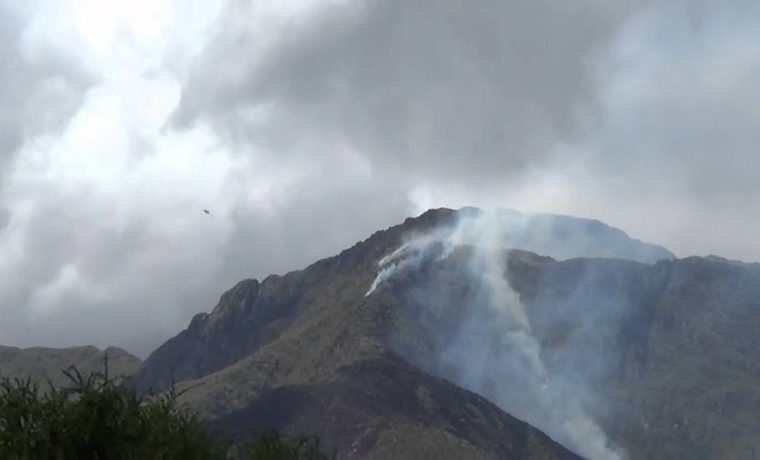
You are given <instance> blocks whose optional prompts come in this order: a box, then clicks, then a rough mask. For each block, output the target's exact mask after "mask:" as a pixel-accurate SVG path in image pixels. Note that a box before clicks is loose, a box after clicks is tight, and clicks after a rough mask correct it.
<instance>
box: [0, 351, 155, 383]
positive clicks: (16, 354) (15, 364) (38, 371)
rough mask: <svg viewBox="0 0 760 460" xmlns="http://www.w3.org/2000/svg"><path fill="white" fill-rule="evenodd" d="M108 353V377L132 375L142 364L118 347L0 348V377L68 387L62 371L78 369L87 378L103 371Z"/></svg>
mask: <svg viewBox="0 0 760 460" xmlns="http://www.w3.org/2000/svg"><path fill="white" fill-rule="evenodd" d="M106 354H107V355H108V368H109V374H111V375H113V376H119V375H124V376H127V375H131V374H132V373H133V372H134V371H135V370H136V369H137V368H138V367H139V366H140V364H141V361H140V359H139V358H137V357H136V356H133V355H131V354H129V353H128V352H126V351H124V350H122V349H120V348H116V347H110V348H107V349H105V350H98V349H97V348H95V347H93V346H84V347H72V348H44V347H34V348H25V349H22V348H15V347H4V346H0V377H9V378H31V379H32V380H33V381H35V382H37V383H39V384H41V385H47V381H48V379H49V380H50V382H52V383H53V384H54V385H57V386H61V385H66V384H68V383H70V382H69V381H68V379H67V378H66V376H65V375H64V374H63V373H62V372H61V369H66V368H68V367H69V366H76V367H77V369H78V370H79V371H80V372H81V373H82V374H84V375H86V374H90V373H92V372H102V371H103V364H104V359H105V357H106Z"/></svg>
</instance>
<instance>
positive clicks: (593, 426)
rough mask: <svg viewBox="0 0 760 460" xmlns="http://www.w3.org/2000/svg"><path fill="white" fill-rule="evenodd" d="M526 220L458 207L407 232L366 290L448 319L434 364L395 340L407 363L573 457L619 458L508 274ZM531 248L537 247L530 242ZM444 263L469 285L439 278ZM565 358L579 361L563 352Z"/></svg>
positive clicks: (583, 385) (587, 389)
mask: <svg viewBox="0 0 760 460" xmlns="http://www.w3.org/2000/svg"><path fill="white" fill-rule="evenodd" d="M527 219H529V216H524V215H520V214H517V213H510V212H495V213H492V212H477V211H469V212H460V218H459V220H458V222H457V223H456V224H455V225H453V226H448V227H444V228H437V229H435V230H433V231H432V232H430V233H427V234H422V235H415V236H412V237H411V238H409V239H408V240H407V241H406V242H405V243H404V244H403V245H402V246H401V247H399V248H398V249H396V250H395V251H394V252H392V253H391V254H389V255H388V256H386V257H385V258H383V259H382V260H381V261H380V263H379V265H380V272H379V273H378V275H377V277H376V279H375V280H374V282H373V284H372V286H371V287H370V289H369V291H368V292H367V295H371V294H373V293H375V292H376V291H378V290H383V289H385V288H388V289H392V290H395V291H397V293H398V295H399V296H402V297H403V299H404V301H405V302H406V303H407V304H408V305H407V306H409V305H414V306H416V308H417V309H418V310H419V311H420V312H421V313H420V316H419V318H417V319H418V322H419V321H420V318H425V319H423V320H422V322H424V321H426V320H427V321H434V320H430V318H432V317H434V316H435V315H438V316H439V317H445V316H448V317H449V319H448V322H447V324H448V327H450V328H451V332H450V333H449V334H446V333H445V332H443V329H442V328H441V327H440V325H438V326H435V327H433V326H431V327H430V334H431V335H436V334H437V335H441V334H442V335H445V336H446V339H445V344H444V345H443V346H442V347H440V348H439V349H436V350H435V351H434V352H433V354H434V355H435V356H433V357H432V358H433V360H432V362H433V364H431V359H430V357H429V356H428V357H422V356H419V355H415V352H414V351H412V349H411V348H404V347H403V346H399V347H398V350H397V351H398V352H399V353H401V354H402V355H404V356H406V357H407V358H408V359H409V360H410V361H412V362H416V363H417V364H421V365H422V366H423V367H425V368H426V370H428V371H430V372H432V373H434V374H437V375H439V376H441V377H443V378H446V379H448V380H451V381H453V382H455V383H456V384H458V385H460V386H462V387H464V388H467V389H469V390H471V391H474V392H476V393H479V394H481V395H483V396H485V397H487V398H489V399H490V400H491V401H493V402H494V403H496V404H497V405H499V406H500V407H501V408H502V409H504V410H505V411H507V412H509V413H511V414H513V415H515V416H517V417H518V418H521V419H523V420H525V421H527V422H529V423H531V424H532V425H534V426H536V427H538V428H540V429H541V430H543V431H544V432H546V433H547V434H549V435H550V436H551V437H553V438H554V439H556V440H557V441H559V442H561V443H563V444H564V445H565V446H567V447H568V448H570V449H572V450H574V451H576V452H577V453H579V454H580V455H583V456H585V457H588V458H591V459H621V458H624V457H625V453H624V452H623V451H622V450H621V449H619V448H617V447H615V446H613V445H611V443H610V442H609V441H608V439H607V436H606V435H605V433H604V432H603V430H602V429H601V428H600V427H599V425H598V424H597V422H596V421H595V420H594V417H593V416H592V415H591V412H590V411H589V410H588V408H589V407H598V406H599V404H600V403H601V402H600V401H598V397H597V395H596V393H595V392H594V391H592V388H591V385H590V379H586V378H578V375H577V369H573V367H572V366H566V365H555V361H556V359H552V358H551V357H548V356H547V351H546V350H542V346H541V343H542V342H543V340H544V339H545V338H544V337H540V336H539V334H537V333H536V331H534V328H533V326H532V324H531V319H530V315H528V313H527V312H526V307H525V305H523V302H522V301H521V300H520V296H519V295H518V293H517V292H516V291H515V290H514V289H513V288H512V286H511V285H510V282H509V280H508V278H507V260H508V257H507V254H508V250H509V249H510V248H513V247H514V244H515V243H516V242H517V241H518V240H524V238H525V235H524V234H523V232H524V231H525V230H526V229H527V228H529V227H530V225H528V224H527V223H526V222H527ZM554 245H556V238H554V239H552V238H546V239H545V247H544V249H546V250H547V251H548V252H553V249H552V246H554ZM568 246H571V244H570V243H568ZM530 249H532V250H533V251H535V252H539V253H540V252H541V248H540V247H537V245H536V244H534V245H533V246H532V247H531V248H530ZM587 250H588V248H587V247H585V246H583V245H581V246H580V247H579V246H576V247H575V248H573V247H564V248H562V251H563V252H564V253H566V254H571V253H573V252H575V253H576V255H583V254H582V253H583V252H584V251H587ZM447 266H449V268H451V267H454V268H453V270H452V271H456V272H457V273H458V274H459V276H460V277H464V278H465V281H464V282H463V283H462V284H463V285H464V286H466V288H461V289H460V288H457V287H452V285H453V284H456V283H451V282H449V281H447V280H446V279H445V278H446V275H445V272H446V270H447V268H446V267H447ZM431 267H435V268H431ZM421 272H424V273H427V275H426V277H425V278H423V279H420V278H415V279H414V282H413V283H406V284H404V283H403V282H402V281H400V280H404V279H407V280H408V279H409V278H410V277H412V276H415V275H414V274H415V273H421ZM409 310H411V308H410V309H409ZM445 321H447V320H444V322H445ZM422 327H423V329H424V328H425V326H422ZM571 358H572V359H573V360H577V358H578V357H577V356H576V357H573V356H570V355H568V359H571ZM585 358H586V359H592V360H598V359H601V358H600V356H585ZM547 359H548V360H549V362H548V363H547Z"/></svg>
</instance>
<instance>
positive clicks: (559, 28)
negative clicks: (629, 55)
mask: <svg viewBox="0 0 760 460" xmlns="http://www.w3.org/2000/svg"><path fill="white" fill-rule="evenodd" d="M234 5H235V6H237V7H238V8H234V7H233V8H232V9H231V10H229V13H228V14H230V15H231V16H235V17H246V15H245V14H244V13H243V12H241V10H245V8H246V5H247V3H246V2H237V3H235V4H234ZM630 5H631V4H628V3H626V4H623V3H616V2H611V3H609V2H595V1H583V2H556V1H549V0H541V1H535V2H528V3H525V2H516V1H502V2H491V1H489V2H476V3H473V2H463V1H458V0H446V1H435V2H432V1H424V0H423V1H408V0H390V1H383V2H371V1H362V2H351V3H350V6H343V7H339V8H338V7H336V8H332V9H326V10H325V11H322V12H319V13H318V14H315V15H314V16H313V17H312V18H311V20H310V21H308V22H307V23H306V24H302V23H298V24H297V27H292V26H290V27H289V26H288V25H286V26H283V27H282V29H281V30H280V31H279V33H280V34H281V37H278V38H279V40H277V41H276V42H275V43H274V44H273V45H271V46H270V47H268V49H265V50H263V51H261V52H256V51H255V50H256V49H257V47H259V46H260V45H259V36H258V35H257V34H256V33H255V31H253V30H251V29H246V28H240V29H239V28H234V27H233V28H227V27H225V26H226V25H227V24H226V23H225V24H222V25H221V27H220V32H219V34H218V35H217V37H216V38H215V40H214V41H212V42H211V44H210V46H209V47H208V49H207V50H206V54H205V56H204V59H202V60H201V61H200V63H201V64H200V66H199V67H198V68H197V69H196V70H195V73H194V74H192V77H191V78H190V80H189V82H188V84H187V87H186V88H185V90H184V91H183V96H182V102H181V105H180V108H179V110H178V113H177V114H176V120H177V121H178V122H180V123H188V122H190V121H192V120H194V119H198V118H202V119H211V120H212V121H214V122H216V123H217V126H218V128H219V129H220V130H221V131H224V132H226V133H227V134H229V135H230V136H231V137H232V138H233V139H237V140H239V141H241V142H244V143H250V142H259V143H263V144H269V145H274V146H277V147H278V148H282V147H284V146H293V145H294V144H298V143H299V140H300V139H304V138H306V139H318V140H320V141H324V142H329V143H332V144H333V145H335V144H337V145H341V144H347V145H350V146H351V147H353V148H355V149H356V150H358V151H359V152H361V153H362V154H364V155H366V156H367V157H368V158H370V160H371V161H372V165H373V167H375V168H378V169H381V170H402V171H403V173H404V174H409V173H418V174H421V175H425V176H433V177H447V178H448V177H450V178H454V179H458V180H462V179H464V180H468V181H472V180H476V181H477V180H480V179H481V178H482V176H486V177H488V178H494V177H499V178H503V177H504V176H505V175H509V174H513V173H515V172H518V171H521V170H522V169H523V168H524V167H525V166H526V165H527V164H533V163H534V162H535V161H536V160H537V159H539V158H543V157H545V156H547V155H548V154H549V153H550V152H551V150H552V148H553V146H554V145H555V144H556V143H557V142H558V141H559V140H563V139H566V138H568V137H569V135H570V134H571V133H572V131H573V129H574V124H575V118H576V112H577V110H578V108H579V106H581V105H582V104H583V103H587V102H588V100H589V98H592V97H593V87H591V85H590V83H592V82H591V81H590V80H589V74H588V73H587V60H588V59H589V58H590V56H591V54H592V52H593V51H594V50H595V49H597V48H601V47H603V46H604V44H605V42H606V41H608V40H610V38H611V36H612V34H613V33H614V31H615V28H616V26H617V25H618V23H619V21H620V20H621V19H623V18H625V16H626V14H627V13H629V12H630V11H631V9H632V7H631V6H630ZM255 110H260V111H262V112H264V113H266V123H261V122H260V120H259V119H257V118H254V119H252V120H251V119H249V118H247V117H246V116H245V115H246V113H250V112H251V111H255ZM240 133H244V134H243V135H241V134H240Z"/></svg>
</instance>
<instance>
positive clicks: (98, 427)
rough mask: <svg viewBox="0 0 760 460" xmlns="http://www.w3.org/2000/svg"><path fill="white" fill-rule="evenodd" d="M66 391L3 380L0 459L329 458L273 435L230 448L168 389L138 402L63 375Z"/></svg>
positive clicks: (124, 392) (116, 387)
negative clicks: (65, 381) (66, 383)
mask: <svg viewBox="0 0 760 460" xmlns="http://www.w3.org/2000/svg"><path fill="white" fill-rule="evenodd" d="M63 372H64V373H65V374H66V376H67V377H68V378H69V380H70V381H71V385H70V386H67V387H66V388H55V387H53V386H52V385H48V388H45V389H43V388H41V387H40V386H39V385H38V384H36V383H33V382H32V381H31V380H29V379H27V380H23V379H7V378H5V379H2V380H0V459H3V460H5V459H8V460H17V459H18V460H27V459H40V460H43V459H45V460H47V459H50V460H68V459H77V460H79V459H82V460H85V459H93V460H95V459H98V460H101V459H102V460H105V459H108V460H131V459H162V460H169V459H183V460H184V459H188V460H193V459H198V460H201V459H203V460H205V459H228V458H235V459H251V460H255V459H275V460H280V459H282V460H290V459H308V460H311V459H315V460H317V459H326V458H327V457H326V456H325V455H323V454H322V453H321V452H320V450H319V441H318V440H317V439H316V438H298V439H285V438H282V437H280V436H279V435H277V434H276V433H273V434H269V435H264V436H261V437H259V438H257V439H256V440H255V441H254V442H250V443H246V444H238V445H232V444H231V443H229V442H226V441H221V440H219V439H218V438H215V437H213V436H212V435H211V434H210V433H209V432H208V431H207V430H206V427H205V426H204V424H203V423H202V422H201V421H200V420H199V419H198V417H197V416H196V414H194V413H193V412H192V411H190V410H188V409H185V408H183V407H182V406H181V405H180V404H178V401H177V398H178V397H179V393H178V392H177V391H175V390H174V389H173V388H172V389H171V390H169V391H168V392H166V393H162V394H159V395H148V396H146V397H144V398H143V397H139V396H138V395H136V394H135V392H134V391H132V390H131V389H130V387H129V386H128V385H127V384H126V382H125V381H124V379H120V378H113V377H111V376H109V375H108V366H107V361H106V365H105V370H104V372H102V373H93V374H90V375H87V376H86V377H85V376H83V375H81V374H80V373H79V371H77V369H76V368H74V367H71V368H69V369H67V370H65V371H63Z"/></svg>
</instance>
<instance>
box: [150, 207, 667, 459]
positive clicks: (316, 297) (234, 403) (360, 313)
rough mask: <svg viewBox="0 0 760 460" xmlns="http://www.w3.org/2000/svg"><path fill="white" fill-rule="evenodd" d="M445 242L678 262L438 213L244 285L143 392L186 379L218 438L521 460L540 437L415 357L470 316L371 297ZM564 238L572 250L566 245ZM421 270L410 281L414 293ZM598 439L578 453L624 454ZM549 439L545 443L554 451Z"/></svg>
mask: <svg viewBox="0 0 760 460" xmlns="http://www.w3.org/2000/svg"><path fill="white" fill-rule="evenodd" d="M553 220H554V221H555V222H556V228H552V226H551V222H552V221H553ZM531 234H533V236H531ZM442 235H446V237H447V238H449V239H452V241H456V242H457V243H456V245H466V244H469V243H472V242H473V241H477V242H479V243H484V242H488V243H489V244H490V245H495V246H497V247H499V248H509V247H520V246H518V245H519V244H522V245H523V246H524V247H525V248H527V249H532V250H541V251H543V252H545V253H550V254H553V255H555V256H557V257H559V256H564V257H572V256H578V255H585V254H587V253H588V254H591V255H594V256H601V255H604V256H617V257H630V258H633V259H636V260H644V261H654V260H659V259H673V258H674V256H673V255H672V254H671V253H670V252H668V251H667V250H665V249H663V248H659V247H656V246H652V245H648V244H645V243H642V242H639V241H636V240H633V239H630V238H628V237H627V236H626V235H625V234H624V233H623V232H621V231H619V230H616V229H613V228H611V227H608V226H606V225H604V224H601V223H599V222H596V221H588V220H584V219H577V218H571V217H564V216H548V215H545V216H526V215H521V214H518V213H516V212H513V211H503V212H499V213H495V214H492V213H484V212H481V211H478V210H475V209H472V208H466V209H463V210H460V211H454V210H449V209H439V210H432V211H429V212H427V213H425V214H423V215H421V216H419V217H418V218H414V219H407V221H406V222H404V223H403V224H402V225H399V226H396V227H392V228H390V229H388V230H385V231H381V232H377V233H375V234H374V235H372V236H371V237H370V238H369V239H367V240H366V241H364V242H361V243H358V244H357V245H355V246H354V247H352V248H350V249H348V250H346V251H343V252H342V253H341V254H339V255H337V256H335V257H331V258H328V259H324V260H321V261H319V262H317V263H315V264H313V265H311V266H309V267H308V268H306V269H304V270H300V271H295V272H291V273H288V274H286V275H284V276H278V275H273V276H269V277H267V278H266V279H264V280H263V281H257V280H250V279H249V280H244V281H242V282H240V283H238V284H237V285H236V286H235V287H233V288H232V289H231V290H229V291H228V292H226V293H225V294H224V295H223V296H222V297H221V299H220V301H219V303H218V304H217V305H216V307H215V308H214V309H213V310H212V311H211V313H210V314H206V313H201V314H199V315H196V316H195V317H194V318H193V319H192V321H191V322H190V325H189V326H188V328H187V329H186V330H184V331H182V332H181V333H180V334H179V335H177V336H176V337H174V338H172V339H171V340H169V341H168V342H167V343H166V344H164V345H163V346H161V347H159V348H158V349H157V350H156V351H155V352H154V353H153V354H151V356H150V357H149V358H148V359H147V360H146V361H145V363H144V364H143V366H141V368H140V369H139V371H138V372H137V373H136V374H135V381H136V384H137V386H138V388H139V389H140V390H147V389H154V390H161V389H165V388H166V387H167V386H168V385H170V384H171V382H172V381H177V382H185V383H184V384H182V386H183V387H184V388H185V389H186V390H187V392H186V393H185V396H184V397H185V399H186V401H188V402H189V403H190V404H191V405H192V406H193V407H195V408H196V409H198V410H199V411H201V413H202V414H204V416H206V417H207V418H209V419H211V420H215V421H216V422H215V424H216V425H217V426H219V427H222V428H225V429H228V430H232V431H240V430H241V429H242V430H247V431H256V430H258V429H267V428H277V429H279V430H281V431H284V432H286V433H315V434H318V435H320V436H321V437H322V439H324V440H326V441H327V442H328V444H329V445H331V446H333V447H336V448H338V449H339V451H340V452H343V453H344V454H346V455H354V456H357V457H362V458H363V457H366V456H368V455H378V456H381V457H382V456H399V455H401V456H407V457H416V456H417V455H418V454H419V455H422V454H424V453H427V454H429V455H432V454H430V452H439V453H440V452H454V451H455V450H452V449H455V446H467V450H465V451H460V452H461V453H463V452H467V453H469V454H470V455H474V456H479V455H480V456H482V455H486V456H494V457H504V456H507V457H510V456H512V457H513V456H515V455H517V454H516V452H517V451H518V450H519V449H523V448H525V446H527V445H530V444H531V443H529V442H526V439H527V438H526V435H519V436H518V435H516V434H515V433H516V431H515V430H518V427H522V428H519V430H522V431H521V432H523V433H527V432H530V433H534V431H525V430H532V429H531V428H529V427H528V426H527V425H525V424H522V423H521V422H518V421H517V420H515V419H514V418H513V417H511V416H509V415H507V414H506V413H504V412H503V410H500V409H498V408H497V407H494V406H493V402H494V399H493V398H489V399H491V400H490V401H488V400H486V399H483V398H482V397H480V396H476V394H473V393H479V394H480V395H483V394H486V392H483V391H482V390H481V389H479V388H476V389H475V390H478V391H474V392H470V391H467V390H466V389H463V388H462V387H465V388H466V387H467V385H466V382H462V381H460V380H457V379H456V378H452V376H451V375H449V374H448V373H447V372H445V370H442V369H439V368H437V367H434V366H429V365H426V364H425V363H424V362H423V361H425V359H429V360H431V361H430V362H433V360H434V358H435V353H428V356H427V357H426V358H425V359H423V358H422V356H423V355H424V353H422V354H417V355H415V354H413V353H409V350H408V349H409V348H410V347H412V348H413V347H414V346H427V345H428V344H420V343H415V341H419V340H421V339H423V338H424V339H425V340H429V341H431V342H438V346H439V348H441V347H444V346H445V343H446V341H447V340H448V339H449V338H450V337H451V335H452V330H455V329H457V328H458V327H459V325H460V324H461V323H460V320H461V317H462V315H461V314H459V316H457V314H453V315H452V316H451V317H450V318H447V319H441V318H438V319H435V318H425V319H424V320H423V319H421V318H416V317H410V316H406V315H405V312H407V311H409V306H410V305H411V301H410V300H409V299H407V298H392V297H389V296H388V295H386V294H384V293H383V290H382V289H381V290H379V291H378V292H377V293H376V294H375V293H372V294H370V295H367V294H368V292H369V291H371V290H372V288H373V286H374V285H376V284H377V283H378V281H379V280H381V279H382V278H383V273H384V272H385V270H384V269H383V267H381V266H380V265H379V264H380V263H381V261H382V260H383V259H384V258H387V257H388V256H389V255H391V254H393V253H394V251H397V250H398V249H399V248H400V247H403V246H404V245H405V244H407V243H408V242H409V241H415V240H419V239H428V240H430V239H432V240H435V239H436V238H439V239H440V238H441V237H442ZM562 241H565V242H566V243H568V244H567V245H566V246H565V247H563V245H562ZM595 241H597V243H595ZM548 260H551V259H548ZM424 270H425V269H423V268H421V269H420V270H413V271H410V272H409V273H407V274H405V275H404V277H406V278H408V279H409V282H410V283H411V284H414V283H415V282H416V281H421V280H418V279H417V278H418V277H419V276H424ZM451 276H452V279H450V280H446V283H447V285H449V286H462V287H463V288H465V289H466V287H467V286H468V285H469V284H471V283H472V280H471V279H470V278H469V277H468V276H466V274H465V273H464V272H462V271H461V270H459V271H458V270H457V269H455V270H453V271H452V274H451ZM420 286H422V284H420ZM421 298H424V299H425V302H424V303H425V304H426V305H435V304H436V303H438V301H439V299H437V297H435V296H426V295H425V294H424V292H423V293H421ZM462 312H464V310H463V311H462ZM423 321H424V322H428V323H429V324H430V328H429V329H427V330H425V331H421V330H420V328H419V324H421V323H422V322H423ZM436 321H437V322H436ZM422 332H424V333H426V334H427V336H424V335H420V333H422ZM410 363H411V364H412V365H410ZM441 378H443V379H445V380H448V382H447V381H445V380H441ZM450 382H453V383H455V384H457V385H458V386H453V385H451V383H450ZM530 391H531V390H530V389H529V388H525V392H526V394H527V393H529V392H530ZM400 400H401V401H404V400H405V401H407V402H405V403H403V404H398V401H400ZM503 408H504V406H502V409H503ZM507 412H509V411H507ZM462 420H466V423H464V424H463V423H462ZM494 420H499V421H498V423H496V422H495V421H494ZM539 422H540V420H539ZM583 423H587V422H585V421H581V422H579V423H578V424H580V425H582V424H583ZM589 423H590V422H589ZM591 425H593V423H592V424H591ZM402 427H403V428H402ZM509 427H511V428H509ZM579 429H581V428H579ZM584 429H585V430H587V431H588V430H593V429H595V428H594V427H593V426H592V427H591V428H584ZM519 430H518V431H519ZM535 433H536V434H535V436H538V434H537V432H535ZM558 434H560V435H562V433H558ZM532 436H534V435H530V436H528V437H532ZM584 436H590V437H594V436H592V435H589V434H588V433H586V434H584ZM576 437H582V436H580V435H578V436H576ZM597 438H599V439H595V440H594V441H593V442H596V443H597V445H594V446H592V447H589V446H585V447H584V446H578V445H572V446H571V448H573V449H574V450H576V452H580V453H582V454H584V455H588V454H592V455H593V454H596V453H601V454H602V455H610V456H617V455H618V453H617V452H616V450H615V448H614V447H612V446H608V445H607V441H606V440H605V439H604V436H603V435H601V434H600V435H599V436H597ZM541 439H544V441H542V442H541V443H540V444H541V445H551V444H550V443H549V441H548V439H547V438H541ZM423 440H426V441H425V442H422V441H423ZM427 440H429V442H428V441H427ZM569 444H572V443H569ZM415 446H416V447H415ZM393 448H398V449H399V450H392V449H393ZM433 448H437V449H441V450H439V451H431V449H433ZM410 449H411V450H410ZM414 449H416V450H414ZM515 449H517V450H515ZM390 453H393V454H394V455H390ZM539 456H540V455H539ZM520 457H524V455H520ZM453 458H461V456H454V457H453Z"/></svg>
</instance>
